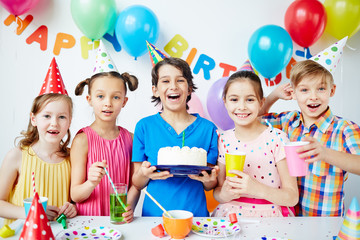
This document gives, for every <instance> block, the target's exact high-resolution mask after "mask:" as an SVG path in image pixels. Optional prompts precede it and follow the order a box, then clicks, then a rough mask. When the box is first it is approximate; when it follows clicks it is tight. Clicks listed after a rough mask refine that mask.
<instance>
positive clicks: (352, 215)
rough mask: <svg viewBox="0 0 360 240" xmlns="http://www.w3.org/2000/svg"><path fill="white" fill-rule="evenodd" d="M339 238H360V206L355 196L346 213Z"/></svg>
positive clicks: (341, 239) (352, 239)
mask: <svg viewBox="0 0 360 240" xmlns="http://www.w3.org/2000/svg"><path fill="white" fill-rule="evenodd" d="M336 239H337V240H355V239H360V207H359V203H358V201H357V199H356V198H355V197H354V198H353V200H352V201H351V204H350V207H349V209H348V211H347V213H346V215H345V218H344V221H343V224H342V226H341V229H340V231H339V233H338V236H337V238H336Z"/></svg>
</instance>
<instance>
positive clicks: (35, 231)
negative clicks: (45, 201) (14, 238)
mask: <svg viewBox="0 0 360 240" xmlns="http://www.w3.org/2000/svg"><path fill="white" fill-rule="evenodd" d="M25 239H26V240H38V239H42V240H49V239H53V240H54V239H55V237H54V234H53V232H52V230H51V227H50V223H49V220H48V219H47V217H46V213H45V210H44V208H43V207H42V205H41V203H40V200H39V195H38V193H37V192H36V193H35V195H34V199H33V201H32V204H31V207H30V210H29V214H28V216H27V218H26V220H25V223H24V227H23V230H22V232H21V235H20V238H19V240H25Z"/></svg>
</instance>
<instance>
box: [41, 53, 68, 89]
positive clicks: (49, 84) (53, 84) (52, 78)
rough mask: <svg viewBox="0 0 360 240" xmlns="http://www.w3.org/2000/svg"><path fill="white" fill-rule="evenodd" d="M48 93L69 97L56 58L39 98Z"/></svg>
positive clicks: (50, 67)
mask: <svg viewBox="0 0 360 240" xmlns="http://www.w3.org/2000/svg"><path fill="white" fill-rule="evenodd" d="M46 93H59V94H65V95H68V93H67V91H66V88H65V85H64V82H63V79H62V77H61V74H60V70H59V67H58V65H57V63H56V61H55V57H54V58H53V59H52V61H51V63H50V66H49V70H48V72H47V74H46V77H45V80H44V83H43V85H42V87H41V90H40V93H39V96H40V95H43V94H46Z"/></svg>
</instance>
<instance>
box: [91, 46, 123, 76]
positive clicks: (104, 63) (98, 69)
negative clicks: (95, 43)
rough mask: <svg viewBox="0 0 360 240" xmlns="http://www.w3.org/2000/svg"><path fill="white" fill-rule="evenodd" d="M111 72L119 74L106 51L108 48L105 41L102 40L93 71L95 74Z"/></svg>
mask: <svg viewBox="0 0 360 240" xmlns="http://www.w3.org/2000/svg"><path fill="white" fill-rule="evenodd" d="M111 71H115V72H117V71H118V70H117V68H116V66H115V64H114V62H113V60H112V59H111V57H110V55H109V53H108V52H107V51H106V47H105V45H104V43H103V41H101V40H100V45H99V47H98V49H97V52H96V61H95V66H94V69H93V74H96V73H102V72H111Z"/></svg>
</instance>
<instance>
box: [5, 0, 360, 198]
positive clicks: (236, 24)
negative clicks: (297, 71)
mask: <svg viewBox="0 0 360 240" xmlns="http://www.w3.org/2000/svg"><path fill="white" fill-rule="evenodd" d="M291 3H292V1H291V0H272V1H267V0H254V1H230V0H225V1H216V0H197V1H191V0H183V1H165V0H152V1H145V0H132V1H130V0H122V1H119V0H117V9H118V12H120V11H121V10H123V9H124V8H126V7H128V6H130V5H134V4H141V5H145V6H147V7H149V8H151V9H152V10H153V11H154V13H155V15H156V16H157V18H158V20H159V23H160V28H159V29H160V30H159V31H160V35H159V39H158V41H157V42H156V43H155V45H156V46H157V47H158V48H159V49H161V50H164V47H165V46H166V45H167V44H168V43H169V42H170V41H171V40H172V39H173V38H174V37H175V36H176V35H180V36H181V37H182V38H183V39H184V40H185V41H186V42H187V43H188V45H189V47H188V48H187V49H186V50H185V51H184V52H183V53H182V54H181V56H180V57H181V58H183V59H186V58H187V56H188V55H189V53H190V50H191V49H193V48H196V50H197V53H196V55H195V58H194V60H193V61H192V63H191V65H190V66H191V68H192V69H193V70H194V67H195V66H196V64H197V61H198V60H199V57H200V56H201V55H206V57H209V58H211V59H212V60H214V62H215V63H216V64H215V67H214V69H212V70H211V71H210V77H205V76H204V71H203V70H200V71H199V72H197V73H196V74H195V73H194V77H195V84H196V85H197V87H198V90H197V91H196V95H197V96H198V97H199V98H200V100H201V102H202V106H203V108H204V111H205V114H206V115H207V118H209V116H208V114H207V106H206V100H207V95H208V94H207V93H208V90H209V88H210V87H211V86H212V84H213V83H214V82H215V81H216V80H218V79H219V78H221V77H222V76H223V72H224V69H223V68H221V67H220V63H226V64H229V65H233V66H236V67H237V68H239V67H240V66H241V65H242V63H243V62H244V61H245V60H246V59H247V58H248V56H247V45H248V41H249V39H250V37H251V35H252V33H253V32H254V31H255V30H257V29H258V28H259V27H261V26H264V25H267V24H276V25H279V26H282V27H284V15H285V12H286V9H287V8H288V6H289V5H290V4H291ZM27 15H32V16H33V17H34V18H33V20H32V21H31V22H30V24H29V25H28V26H27V27H26V28H25V30H24V31H23V32H22V33H21V34H20V35H17V34H16V27H17V24H15V23H12V24H10V25H9V26H7V25H6V24H5V23H4V21H5V20H6V19H7V18H8V16H9V13H8V12H7V11H6V10H5V9H4V8H2V7H0V93H1V94H0V104H1V117H0V119H1V122H0V123H1V124H0V163H1V162H2V159H3V158H4V156H5V154H6V153H7V151H8V150H9V149H10V148H12V147H14V139H15V138H16V137H17V136H19V135H20V131H21V130H24V129H26V127H27V124H28V117H29V111H30V107H31V103H32V100H33V99H34V98H35V97H36V96H37V94H38V93H39V91H40V87H41V84H42V82H43V80H44V78H45V75H46V72H47V69H48V66H49V64H50V62H51V59H52V57H54V56H55V57H56V61H57V63H58V65H59V68H60V72H61V75H62V77H63V79H64V82H65V85H66V87H67V90H68V92H69V94H70V96H71V97H72V99H73V101H74V115H73V121H72V125H71V132H72V137H73V136H74V135H75V134H76V132H77V131H78V130H79V129H80V128H81V127H83V126H87V125H89V124H91V123H92V121H93V120H94V116H93V114H92V109H91V108H90V107H89V106H88V104H87V102H86V100H85V96H75V95H74V89H75V86H76V85H77V83H78V82H80V81H82V80H83V79H85V78H87V77H90V76H91V72H92V68H93V64H94V62H95V60H94V58H95V56H94V53H93V51H92V50H90V51H86V50H84V48H82V47H81V38H82V37H83V34H82V33H81V32H80V30H79V29H78V28H77V26H76V25H75V23H74V22H73V19H72V16H71V12H70V0H40V1H39V3H38V5H36V6H35V7H34V8H33V9H31V10H30V11H29V12H28V13H26V14H24V15H22V16H21V18H25V17H26V16H27ZM42 25H45V26H46V27H47V29H48V35H47V36H43V37H46V38H47V48H46V49H45V50H41V49H40V45H39V43H37V42H33V43H30V44H28V43H27V42H26V40H27V39H28V38H29V36H31V34H33V33H34V32H35V31H36V30H37V29H38V28H39V27H40V26H42ZM58 33H65V34H69V35H71V36H73V37H74V38H75V41H76V42H75V45H74V46H73V47H72V48H69V49H65V48H63V49H61V50H60V53H58V54H56V55H55V54H54V46H55V42H56V38H57V34H58ZM336 41H337V39H335V38H334V37H332V36H331V35H329V34H327V33H326V32H325V33H324V35H323V36H322V37H321V38H320V40H319V41H317V42H316V43H315V44H314V45H313V46H311V47H310V52H311V53H312V54H315V53H317V52H319V51H321V50H323V49H324V48H326V47H327V46H329V45H331V44H332V43H334V42H336ZM104 43H105V45H106V47H107V49H108V51H109V53H110V55H111V57H112V59H113V60H114V62H115V64H116V66H117V68H118V70H119V71H120V72H124V71H127V72H130V73H131V74H134V75H136V76H137V77H138V79H139V88H138V90H136V91H135V92H130V93H129V94H128V96H129V101H128V104H127V106H126V107H125V108H124V109H123V110H122V111H121V114H120V116H119V118H118V124H119V125H122V126H124V127H125V128H127V129H129V130H130V131H132V132H133V131H134V128H135V124H136V123H137V121H138V120H140V119H141V118H143V117H145V116H148V115H150V114H154V113H155V112H156V108H154V106H153V104H151V101H150V97H151V75H150V72H151V63H150V59H149V55H148V54H147V53H146V54H144V55H143V56H141V57H139V58H138V59H137V60H134V58H133V57H131V56H129V55H128V54H127V53H126V52H125V51H124V50H121V51H116V50H115V49H114V48H113V46H112V44H111V43H110V42H108V41H106V40H104ZM86 44H87V43H85V45H84V46H86ZM295 50H303V48H301V47H300V46H298V45H296V44H295V43H294V52H295ZM84 53H85V55H86V54H88V57H87V58H86V57H84V56H82V54H83V55H84ZM167 54H170V53H169V52H168V53H167ZM293 57H294V59H296V60H297V61H299V60H302V59H303V58H301V57H298V56H296V55H295V54H294V55H293ZM359 64H360V33H357V34H355V35H354V36H353V37H352V38H350V39H349V40H348V43H347V47H346V48H345V49H344V54H343V59H342V61H341V63H340V65H339V67H338V69H337V72H336V76H335V82H336V84H337V92H336V94H335V96H334V97H333V98H332V100H331V102H330V105H331V108H332V110H333V112H334V113H335V114H336V115H340V116H343V117H345V118H348V119H350V120H352V121H354V122H356V123H358V124H360V111H359V105H358V103H359V102H360V94H359V90H360V78H359V75H358V72H359V70H358V68H359ZM282 75H283V76H284V75H286V72H285V70H284V71H283V72H282ZM287 81H288V79H286V78H284V77H283V79H282V81H281V83H285V82H287ZM263 88H264V91H265V94H266V95H267V94H268V93H269V92H271V90H272V89H273V87H270V86H267V85H266V83H265V81H264V82H263ZM294 109H297V105H296V103H295V102H284V101H279V102H277V103H276V104H275V105H274V106H273V108H272V111H285V110H294ZM359 184H360V177H359V176H355V175H353V174H350V176H349V180H348V181H347V182H346V186H345V187H346V192H347V194H346V203H347V204H348V203H349V202H350V200H351V199H352V197H353V196H357V197H358V199H360V191H359V190H358V189H359V187H358V185H359Z"/></svg>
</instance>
